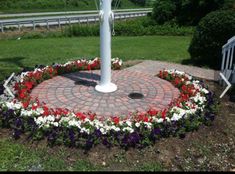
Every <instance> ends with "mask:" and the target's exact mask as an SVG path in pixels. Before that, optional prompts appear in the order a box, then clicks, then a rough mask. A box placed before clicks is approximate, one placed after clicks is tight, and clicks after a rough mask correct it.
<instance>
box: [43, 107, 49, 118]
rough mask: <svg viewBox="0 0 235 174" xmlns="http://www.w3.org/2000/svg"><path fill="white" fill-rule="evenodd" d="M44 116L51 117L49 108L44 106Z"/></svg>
mask: <svg viewBox="0 0 235 174" xmlns="http://www.w3.org/2000/svg"><path fill="white" fill-rule="evenodd" d="M43 111H44V112H43V115H44V116H48V115H50V112H49V108H48V107H47V106H43Z"/></svg>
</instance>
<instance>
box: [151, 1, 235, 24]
mask: <svg viewBox="0 0 235 174" xmlns="http://www.w3.org/2000/svg"><path fill="white" fill-rule="evenodd" d="M233 6H234V1H232V0H164V1H162V0H156V2H155V4H154V8H153V16H152V17H153V19H154V20H155V21H156V22H157V23H158V24H163V23H165V22H169V21H173V22H176V23H177V24H180V25H193V26H195V25H197V24H198V22H199V21H200V19H201V18H203V17H204V16H206V15H207V14H208V13H210V12H212V11H215V10H218V9H221V8H225V9H230V8H233Z"/></svg>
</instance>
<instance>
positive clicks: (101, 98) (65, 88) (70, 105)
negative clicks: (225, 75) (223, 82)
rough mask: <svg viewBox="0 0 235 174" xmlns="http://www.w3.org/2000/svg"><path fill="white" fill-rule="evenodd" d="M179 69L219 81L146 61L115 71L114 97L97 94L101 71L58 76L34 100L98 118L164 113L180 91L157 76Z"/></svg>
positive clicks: (201, 72)
mask: <svg viewBox="0 0 235 174" xmlns="http://www.w3.org/2000/svg"><path fill="white" fill-rule="evenodd" d="M172 68H174V69H178V70H182V71H185V72H188V73H189V74H191V75H193V76H196V77H201V78H206V79H209V80H216V78H217V77H216V72H215V71H213V70H207V69H202V68H197V67H190V66H184V65H179V64H172V63H166V62H158V61H144V62H142V63H140V64H137V65H135V66H132V67H130V68H127V69H125V70H120V71H113V72H112V82H114V83H115V84H116V85H117V86H118V90H117V91H115V92H113V93H108V94H103V93H99V92H97V91H96V90H95V86H96V84H97V83H98V82H99V80H100V71H92V73H91V72H87V71H82V72H76V73H70V74H66V75H63V76H57V77H54V78H53V79H50V80H47V81H44V82H43V83H41V84H39V85H38V86H37V87H36V88H34V89H33V91H32V93H31V96H32V97H38V98H39V100H40V101H41V102H45V103H47V105H48V106H49V107H51V108H67V109H70V110H73V111H75V112H77V111H80V112H88V111H91V112H95V113H97V116H100V117H104V118H106V117H108V116H122V115H123V116H124V115H127V114H128V113H130V112H136V111H140V112H142V111H146V110H147V109H149V108H154V109H159V110H160V109H164V108H167V107H168V105H169V104H170V102H171V101H172V100H173V99H174V98H177V97H178V95H179V91H178V89H176V88H175V87H173V86H172V85H171V84H170V83H169V82H167V81H165V80H162V79H160V78H158V77H156V76H155V75H156V74H157V73H158V72H159V71H160V70H162V69H172ZM133 92H138V93H142V94H143V95H144V98H143V99H131V98H129V97H128V95H129V94H130V93H133Z"/></svg>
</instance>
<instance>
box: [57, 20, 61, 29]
mask: <svg viewBox="0 0 235 174" xmlns="http://www.w3.org/2000/svg"><path fill="white" fill-rule="evenodd" d="M58 25H59V28H61V24H60V18H59V19H58Z"/></svg>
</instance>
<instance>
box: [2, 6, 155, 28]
mask: <svg viewBox="0 0 235 174" xmlns="http://www.w3.org/2000/svg"><path fill="white" fill-rule="evenodd" d="M150 12H151V11H137V12H119V13H115V14H114V16H115V19H126V18H134V17H140V16H146V15H147V14H148V13H150ZM98 21H99V16H98V14H86V15H73V16H53V17H37V18H23V19H9V20H1V21H0V30H1V32H4V31H5V28H10V27H13V28H18V30H19V31H21V28H22V27H32V28H33V30H35V29H36V26H46V27H47V29H49V28H50V26H56V25H57V26H58V27H61V25H65V24H73V23H90V22H98Z"/></svg>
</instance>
